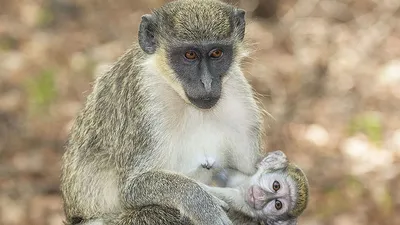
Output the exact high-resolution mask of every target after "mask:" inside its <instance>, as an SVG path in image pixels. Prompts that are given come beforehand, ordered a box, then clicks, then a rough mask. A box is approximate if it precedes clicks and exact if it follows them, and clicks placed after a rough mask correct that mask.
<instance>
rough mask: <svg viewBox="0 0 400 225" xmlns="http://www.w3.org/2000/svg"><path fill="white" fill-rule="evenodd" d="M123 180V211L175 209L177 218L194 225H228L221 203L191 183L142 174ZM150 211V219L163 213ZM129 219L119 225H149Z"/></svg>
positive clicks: (171, 176) (174, 176) (163, 175)
mask: <svg viewBox="0 0 400 225" xmlns="http://www.w3.org/2000/svg"><path fill="white" fill-rule="evenodd" d="M125 177H127V179H126V180H125V182H124V184H126V186H124V187H122V196H123V197H124V199H123V202H124V203H125V207H124V208H126V210H127V211H130V210H135V209H140V208H143V207H147V206H150V205H157V206H160V207H164V209H165V208H172V209H176V210H177V211H178V212H180V215H182V216H183V217H187V218H188V219H189V220H190V221H193V223H194V224H209V225H231V224H232V222H231V221H230V220H229V218H228V216H227V215H226V213H225V212H224V210H223V209H222V208H221V205H224V204H225V203H224V202H223V201H217V199H216V198H215V197H213V196H211V195H210V194H209V193H208V192H207V191H205V190H204V189H203V188H202V187H201V186H200V185H199V184H197V183H196V182H195V181H194V180H191V179H189V178H187V177H184V176H181V175H179V174H174V173H168V172H163V171H150V172H145V173H142V174H140V175H138V176H135V177H132V176H129V174H125ZM150 209H151V210H148V211H146V213H147V216H148V217H151V218H157V217H156V216H155V215H156V214H157V213H159V210H164V209H160V208H154V207H153V208H150ZM164 213H165V212H164ZM153 214H155V215H153ZM129 215H131V214H129V213H127V214H126V217H124V218H123V220H124V221H122V222H123V223H121V225H128V224H135V225H136V224H137V225H141V224H143V225H145V224H151V223H146V221H141V220H138V218H137V217H136V218H135V217H134V215H136V214H133V216H129ZM150 215H151V216H150ZM172 220H174V221H176V215H175V216H172ZM142 222H144V223H142ZM178 224H179V223H178Z"/></svg>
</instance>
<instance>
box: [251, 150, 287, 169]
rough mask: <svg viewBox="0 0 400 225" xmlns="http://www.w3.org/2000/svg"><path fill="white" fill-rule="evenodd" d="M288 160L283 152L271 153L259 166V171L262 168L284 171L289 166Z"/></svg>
mask: <svg viewBox="0 0 400 225" xmlns="http://www.w3.org/2000/svg"><path fill="white" fill-rule="evenodd" d="M288 163H289V161H288V159H287V157H286V155H285V153H283V152H282V151H281V150H276V151H272V152H269V153H268V154H267V156H266V157H264V158H263V159H262V160H261V162H259V163H258V164H257V169H258V168H260V167H262V168H264V169H268V170H279V169H284V168H286V167H287V166H288Z"/></svg>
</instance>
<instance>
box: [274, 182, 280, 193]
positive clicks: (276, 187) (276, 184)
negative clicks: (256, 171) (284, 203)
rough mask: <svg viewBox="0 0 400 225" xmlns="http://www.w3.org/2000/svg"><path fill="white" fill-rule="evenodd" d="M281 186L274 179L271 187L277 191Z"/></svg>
mask: <svg viewBox="0 0 400 225" xmlns="http://www.w3.org/2000/svg"><path fill="white" fill-rule="evenodd" d="M280 188H281V184H280V183H279V182H278V181H274V183H273V184H272V189H274V191H278V190H279V189H280Z"/></svg>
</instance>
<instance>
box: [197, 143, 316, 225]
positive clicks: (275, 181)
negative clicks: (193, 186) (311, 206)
mask: <svg viewBox="0 0 400 225" xmlns="http://www.w3.org/2000/svg"><path fill="white" fill-rule="evenodd" d="M206 161H207V162H205V163H204V164H202V168H205V169H216V171H215V173H217V176H214V177H216V178H215V179H217V180H219V182H220V183H221V180H222V181H223V180H224V179H227V178H229V176H230V172H231V171H229V169H220V168H215V167H212V165H210V159H209V158H206ZM211 161H212V160H211ZM257 169H258V170H257V172H256V173H255V174H254V175H253V176H252V177H249V178H247V179H244V180H242V181H241V183H240V184H239V185H238V186H236V187H210V186H208V187H205V189H206V190H207V191H209V192H210V193H211V194H213V195H214V196H215V197H217V198H219V199H221V200H223V201H225V202H226V203H228V205H229V206H230V210H229V211H228V215H229V217H230V219H231V220H232V222H233V224H237V225H239V224H246V225H253V224H254V225H256V224H265V225H278V224H281V225H295V224H297V217H298V216H299V215H300V214H301V213H302V212H303V211H304V209H305V208H306V207H307V202H308V195H309V191H308V189H309V185H308V180H307V177H306V175H305V174H304V172H303V171H302V170H301V169H300V168H299V167H298V166H296V165H294V164H293V163H290V162H289V161H288V160H287V158H286V155H285V154H284V153H283V152H282V151H273V152H270V153H268V155H267V156H266V157H265V158H264V159H263V160H262V161H261V162H260V163H258V165H257Z"/></svg>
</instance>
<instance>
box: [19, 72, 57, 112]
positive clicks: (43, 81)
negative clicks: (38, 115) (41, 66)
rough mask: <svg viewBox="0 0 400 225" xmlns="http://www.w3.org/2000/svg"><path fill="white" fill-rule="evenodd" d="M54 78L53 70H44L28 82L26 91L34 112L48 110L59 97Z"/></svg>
mask: <svg viewBox="0 0 400 225" xmlns="http://www.w3.org/2000/svg"><path fill="white" fill-rule="evenodd" d="M54 77H55V75H54V72H53V70H44V71H42V72H41V73H39V74H38V75H37V76H35V77H34V78H31V79H29V80H28V81H27V83H26V90H27V92H28V98H29V103H30V106H31V109H32V110H33V111H34V112H36V111H38V110H43V109H47V108H48V106H49V105H50V104H51V103H52V102H53V100H54V99H55V97H56V96H57V90H56V88H55V81H54V80H55V78H54Z"/></svg>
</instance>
